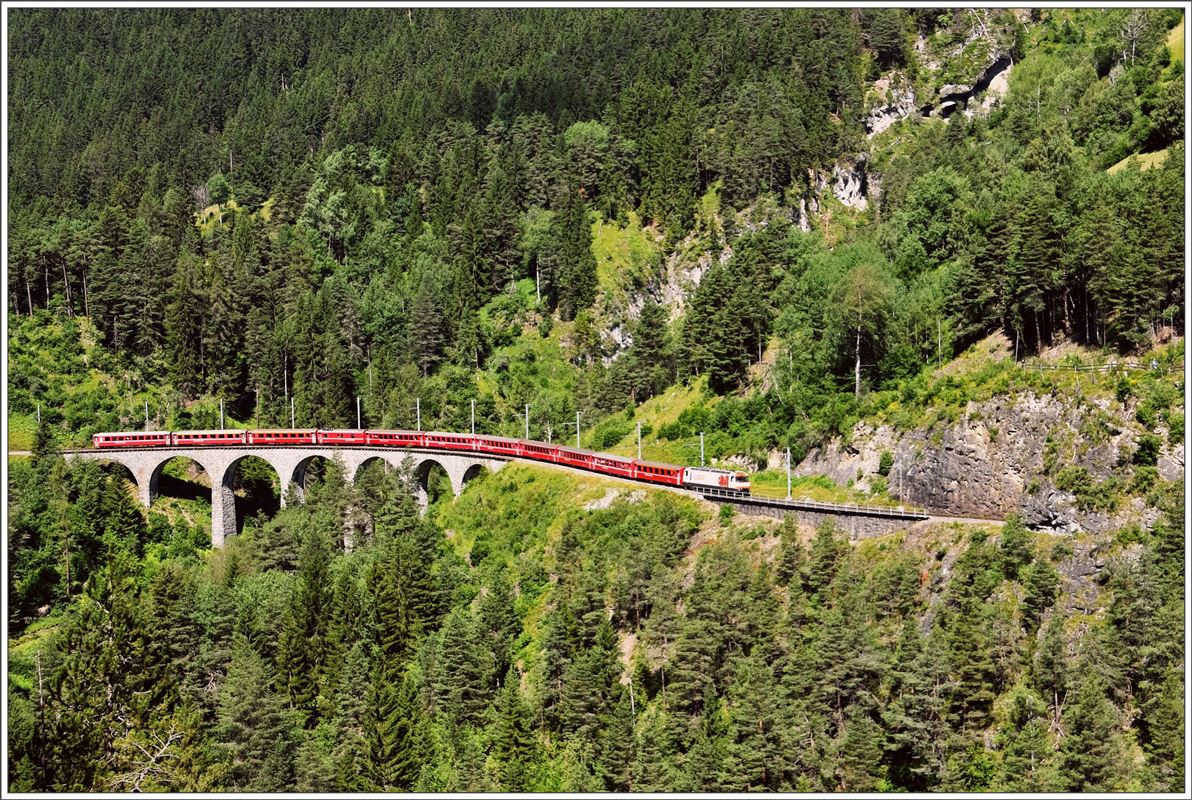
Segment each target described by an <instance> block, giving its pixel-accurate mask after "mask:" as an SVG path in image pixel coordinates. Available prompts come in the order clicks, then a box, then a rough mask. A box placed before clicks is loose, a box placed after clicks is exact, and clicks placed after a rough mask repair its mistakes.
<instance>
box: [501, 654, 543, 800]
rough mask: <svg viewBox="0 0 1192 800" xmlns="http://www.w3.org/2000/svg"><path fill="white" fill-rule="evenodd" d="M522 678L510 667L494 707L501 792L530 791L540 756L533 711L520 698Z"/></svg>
mask: <svg viewBox="0 0 1192 800" xmlns="http://www.w3.org/2000/svg"><path fill="white" fill-rule="evenodd" d="M519 684H520V676H519V675H518V673H517V670H516V668H514V667H509V668H508V670H507V671H506V673H505V676H504V683H503V684H502V686H501V689H500V691H499V692H498V693H497V699H496V703H495V705H494V713H495V717H496V719H495V721H494V723H493V732H492V754H493V757H494V758H496V760H497V762H498V763H499V764H500V767H499V772H500V776H501V790H502V791H506V792H524V791H526V790H528V789H529V788H530V786H529V783H528V781H529V778H530V776H531V775H532V774H533V767H534V762H535V759H536V757H537V756H536V753H537V742H536V740H535V737H534V731H533V727H532V725H533V722H532V718H531V716H530V709H529V708H528V707H527V706H526V704H525V702H524V701H523V700H522V698H521V688H520V686H519Z"/></svg>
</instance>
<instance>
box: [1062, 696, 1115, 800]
mask: <svg viewBox="0 0 1192 800" xmlns="http://www.w3.org/2000/svg"><path fill="white" fill-rule="evenodd" d="M1075 694H1076V697H1075V700H1074V701H1073V702H1072V703H1070V704H1069V705H1068V706H1067V708H1065V709H1064V733H1065V736H1064V739H1063V741H1062V742H1061V744H1060V752H1059V759H1060V780H1061V781H1062V785H1063V790H1064V791H1069V792H1081V791H1084V792H1112V791H1121V790H1123V789H1126V788H1127V787H1129V786H1130V785H1131V780H1132V778H1133V769H1132V763H1131V762H1132V761H1133V757H1132V754H1131V753H1130V752H1129V751H1128V750H1127V745H1126V742H1125V740H1124V737H1123V735H1122V732H1121V722H1120V720H1119V719H1118V713H1117V710H1116V709H1115V708H1114V707H1113V706H1112V705H1111V704H1110V702H1109V700H1107V699H1106V697H1105V690H1104V688H1103V687H1102V685H1101V683H1100V681H1098V680H1097V679H1096V678H1095V677H1094V678H1085V679H1083V680H1081V681H1080V683H1079V684H1078V685H1077V686H1076V687H1075Z"/></svg>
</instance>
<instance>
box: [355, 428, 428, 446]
mask: <svg viewBox="0 0 1192 800" xmlns="http://www.w3.org/2000/svg"><path fill="white" fill-rule="evenodd" d="M364 441H365V444H371V445H375V446H377V447H424V446H425V445H426V434H424V433H420V432H418V431H365V432H364Z"/></svg>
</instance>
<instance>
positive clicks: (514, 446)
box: [475, 436, 523, 456]
mask: <svg viewBox="0 0 1192 800" xmlns="http://www.w3.org/2000/svg"><path fill="white" fill-rule="evenodd" d="M475 442H476V449H478V450H480V451H481V452H483V453H496V454H497V455H502V456H520V455H521V454H522V449H523V448H522V443H521V440H520V439H506V438H505V437H503V436H477V437H475Z"/></svg>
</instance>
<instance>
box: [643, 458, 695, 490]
mask: <svg viewBox="0 0 1192 800" xmlns="http://www.w3.org/2000/svg"><path fill="white" fill-rule="evenodd" d="M634 466H635V467H636V470H635V471H636V473H637V474H636V477H637V479H638V480H639V481H649V482H650V483H661V484H663V485H665V486H682V485H683V468H682V467H676V466H675V465H674V464H659V463H657V462H655V461H635V462H634Z"/></svg>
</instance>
